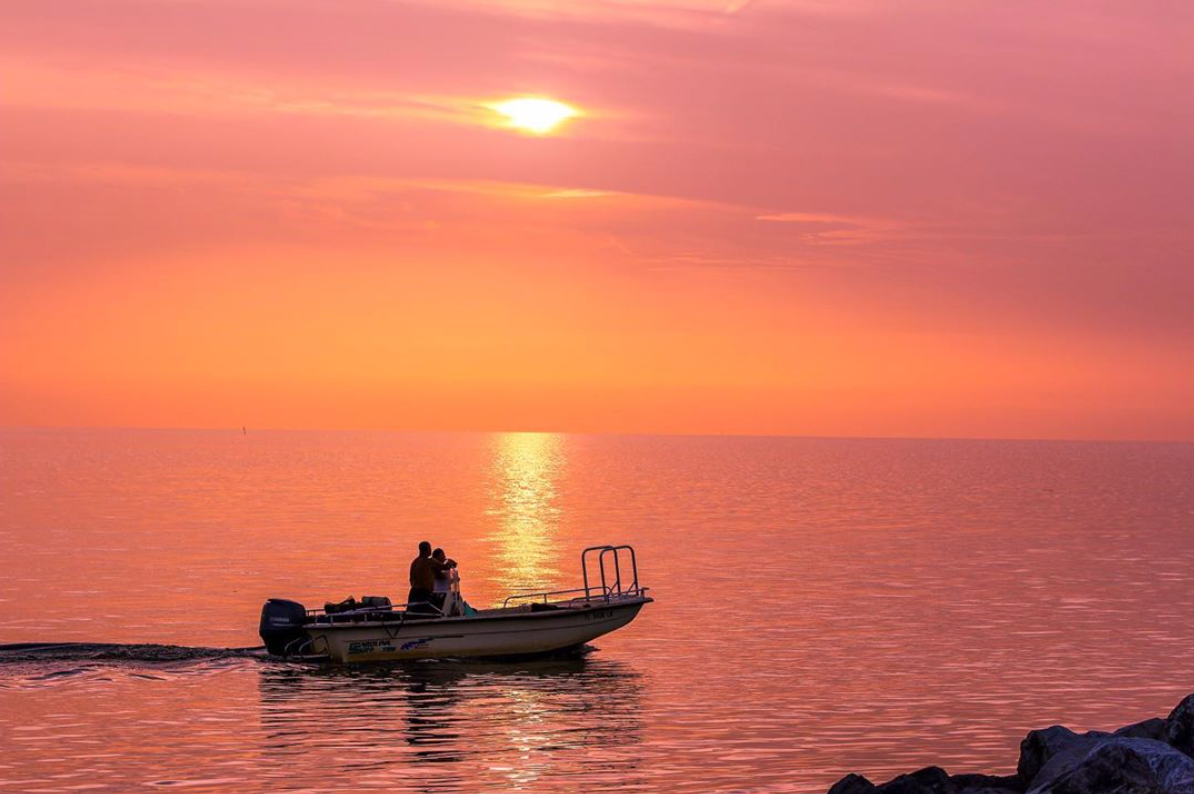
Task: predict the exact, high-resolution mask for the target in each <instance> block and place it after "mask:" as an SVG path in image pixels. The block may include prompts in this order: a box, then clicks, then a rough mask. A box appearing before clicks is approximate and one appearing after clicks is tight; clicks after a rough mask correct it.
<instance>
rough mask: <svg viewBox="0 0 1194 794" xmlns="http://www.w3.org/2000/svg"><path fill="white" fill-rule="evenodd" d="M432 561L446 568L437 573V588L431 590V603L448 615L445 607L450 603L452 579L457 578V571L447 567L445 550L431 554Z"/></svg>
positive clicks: (438, 550)
mask: <svg viewBox="0 0 1194 794" xmlns="http://www.w3.org/2000/svg"><path fill="white" fill-rule="evenodd" d="M431 559H433V560H436V561H437V562H439V564H440V565H443V566H444V567H443V568H439V569H437V570H436V572H435V587H433V588H432V589H431V603H433V604H435V606H436V609H438V610H439V611H440V612H441V613H443V614H447V612H445V610H444V605H445V604H446V603H447V602H448V593H450V592H452V579H453V578H455V577H456V570H455V569H453V568H449V567H447V564H448V555H447V554H445V553H444V550H443V549H436V550H435V551H433V552H431Z"/></svg>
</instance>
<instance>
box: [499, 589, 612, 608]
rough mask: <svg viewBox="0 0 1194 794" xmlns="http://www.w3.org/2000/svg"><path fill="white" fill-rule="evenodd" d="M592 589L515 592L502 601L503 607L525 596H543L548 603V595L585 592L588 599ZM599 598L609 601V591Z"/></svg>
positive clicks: (528, 597) (536, 597) (537, 597)
mask: <svg viewBox="0 0 1194 794" xmlns="http://www.w3.org/2000/svg"><path fill="white" fill-rule="evenodd" d="M591 589H592V588H588V587H574V588H572V589H571V590H547V591H545V592H541V593H515V594H514V595H511V596H506V600H505V601H503V602H502V609H505V608H506V607H507V606H508V605H509V604H510V602H511V601H516V600H518V599H523V598H526V599H530V598H535V599H539V598H542V599H543V603H544V604H546V603H547V597H548V596H560V595H568V594H569V593H584V594H585V595H584V597H585V598H586V599H588V598H590V590H591ZM598 598H604V599H605V600H606V601H608V600H609V593H602V594H601V595H600V596H598ZM569 600H570V601H575V600H576V598H572V599H569Z"/></svg>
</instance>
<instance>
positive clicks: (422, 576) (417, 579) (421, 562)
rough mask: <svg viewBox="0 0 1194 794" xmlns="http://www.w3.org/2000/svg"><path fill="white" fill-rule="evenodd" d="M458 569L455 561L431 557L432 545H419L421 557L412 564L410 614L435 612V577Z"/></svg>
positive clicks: (407, 599)
mask: <svg viewBox="0 0 1194 794" xmlns="http://www.w3.org/2000/svg"><path fill="white" fill-rule="evenodd" d="M455 567H456V561H455V560H448V559H445V560H437V559H436V558H435V557H433V556H431V544H430V543H428V542H427V541H423V542H422V543H420V544H419V556H418V557H415V558H414V560H412V561H411V564H410V594H409V595H407V597H406V603H407V604H409V606H408V607H407V611H409V612H434V611H435V609H433V608H432V606H431V605H432V604H433V603H434V599H433V596H434V595H435V576H436V574H437V573H439V572H440V571H444V572H447V571H448V570H450V569H452V568H455Z"/></svg>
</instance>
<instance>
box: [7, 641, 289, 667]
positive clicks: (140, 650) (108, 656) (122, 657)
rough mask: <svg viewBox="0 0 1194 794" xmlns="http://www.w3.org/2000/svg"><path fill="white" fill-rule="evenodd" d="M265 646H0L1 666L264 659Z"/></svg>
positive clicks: (79, 644) (120, 644) (54, 644)
mask: <svg viewBox="0 0 1194 794" xmlns="http://www.w3.org/2000/svg"><path fill="white" fill-rule="evenodd" d="M265 657H266V653H265V649H264V648H192V647H188V646H185V645H155V644H137V643H133V644H124V643H105V642H19V643H14V644H9V645H0V665H5V664H30V663H37V662H43V663H54V662H138V663H146V664H153V663H168V662H199V661H213V660H219V659H242V658H265Z"/></svg>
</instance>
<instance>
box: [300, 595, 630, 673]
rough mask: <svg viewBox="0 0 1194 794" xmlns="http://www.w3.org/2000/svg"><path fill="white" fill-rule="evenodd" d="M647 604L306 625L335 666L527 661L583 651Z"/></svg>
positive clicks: (315, 646) (318, 650) (314, 648)
mask: <svg viewBox="0 0 1194 794" xmlns="http://www.w3.org/2000/svg"><path fill="white" fill-rule="evenodd" d="M649 601H651V599H649V598H634V599H627V600H624V601H621V602H615V603H602V604H594V605H592V606H586V607H580V608H569V609H559V610H548V611H542V612H531V611H521V610H518V611H516V610H495V611H494V613H493V614H482V615H479V616H474V617H464V618H443V619H438V620H411V621H406V622H385V623H380V622H362V623H347V624H346V623H340V624H332V625H327V626H320V625H309V626H307V634H308V636H309V637H310V639H311V650H312V651H313V652H314V653H317V654H325V655H326V656H327V657H328V658H330V659H331V660H333V661H336V662H340V663H345V664H348V663H358V662H388V661H401V660H407V659H444V658H493V657H502V656H530V655H534V654H543V653H550V652H552V651H558V650H562V649H564V648H571V647H574V646H577V645H582V644H584V643H586V642H589V641H590V640H593V639H596V638H597V637H600V636H601V635H603V634H608V633H609V632H611V631H615V630H617V629H620V628H622V627H623V626H625V625H626V624H628V623H630V621H632V620H634V618H635V617H636V616H637V615H638V613H639V610H641V609H642V607H643V605H644V604H646V603H648V602H649Z"/></svg>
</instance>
